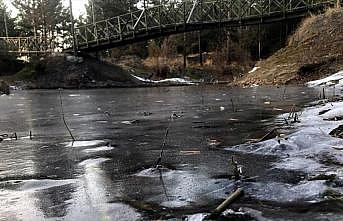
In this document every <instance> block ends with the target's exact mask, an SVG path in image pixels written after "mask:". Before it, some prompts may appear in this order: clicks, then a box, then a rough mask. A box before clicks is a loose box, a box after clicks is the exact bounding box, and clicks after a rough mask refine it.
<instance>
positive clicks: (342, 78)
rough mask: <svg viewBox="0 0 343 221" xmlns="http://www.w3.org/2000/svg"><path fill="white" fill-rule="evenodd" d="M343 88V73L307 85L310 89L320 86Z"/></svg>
mask: <svg viewBox="0 0 343 221" xmlns="http://www.w3.org/2000/svg"><path fill="white" fill-rule="evenodd" d="M333 85H336V86H339V87H342V86H343V71H340V72H338V73H336V74H333V75H331V76H329V77H326V78H323V79H320V80H316V81H310V82H308V83H307V86H309V87H318V86H333Z"/></svg>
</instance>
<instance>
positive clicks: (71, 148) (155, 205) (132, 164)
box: [0, 86, 342, 220]
mask: <svg viewBox="0 0 343 221" xmlns="http://www.w3.org/2000/svg"><path fill="white" fill-rule="evenodd" d="M316 97H317V92H316V91H315V90H314V89H310V88H304V87H280V88H276V87H266V88H264V87H258V88H247V89H242V88H228V87H218V86H216V87H214V86H213V87H212V86H206V87H202V86H199V87H196V86H191V87H167V88H136V89H106V90H105V89H103V90H80V91H68V90H67V91H63V102H64V112H65V118H66V121H67V123H68V125H69V126H70V128H71V130H72V133H73V135H74V136H75V137H76V139H77V141H76V142H74V143H71V142H70V137H69V135H68V132H67V131H66V129H65V127H64V124H63V121H62V119H61V114H60V101H59V93H58V91H45V90H35V91H17V92H14V95H12V96H1V97H0V134H3V133H14V132H16V133H17V135H18V140H11V139H5V140H4V141H3V142H1V143H0V156H1V161H0V187H1V189H0V220H46V219H50V220H61V219H64V220H141V219H144V220H150V219H160V218H161V219H173V218H176V219H181V218H182V217H184V216H186V215H191V214H197V215H194V216H193V217H197V216H198V217H201V216H202V215H201V214H199V213H203V212H208V211H209V210H210V209H212V208H214V207H215V206H216V205H217V204H218V203H219V202H221V201H222V200H223V199H224V198H226V196H227V194H229V193H230V192H231V191H232V190H233V189H234V188H235V187H236V186H237V185H238V184H237V183H235V182H233V181H232V180H230V179H229V178H228V177H229V174H232V171H231V167H230V159H231V156H232V155H235V157H236V159H237V161H238V162H239V163H240V164H242V165H243V171H244V174H245V175H247V176H258V178H257V181H256V182H250V183H245V184H242V185H243V186H244V188H245V190H246V193H247V194H246V197H244V199H242V200H241V201H239V202H238V203H237V204H236V206H237V207H243V208H251V209H252V210H254V211H255V210H256V211H261V212H262V214H263V217H266V218H270V219H277V218H280V216H282V217H284V218H285V219H288V220H308V219H310V218H311V219H312V218H313V217H321V216H325V217H330V219H331V220H340V218H342V217H341V216H340V214H339V213H337V210H339V208H338V207H337V205H333V206H332V205H327V203H326V202H325V203H324V204H323V205H322V204H321V202H322V201H321V195H322V193H323V192H324V191H325V189H323V182H324V181H321V180H314V181H311V182H303V181H302V177H304V176H305V175H306V174H304V173H303V172H294V170H286V169H283V167H281V166H280V168H278V167H275V165H276V164H275V162H276V161H277V159H278V157H280V156H278V155H270V154H263V153H262V154H261V152H259V153H255V152H254V151H251V152H249V151H248V152H247V151H237V148H235V150H234V151H231V150H230V148H229V147H230V146H234V145H238V144H241V143H245V142H247V141H249V140H251V139H256V138H260V137H262V136H263V135H264V134H266V132H267V131H269V130H270V129H272V128H274V127H275V125H276V124H277V123H280V121H276V120H275V117H276V116H278V115H280V114H283V113H286V112H290V110H291V109H292V108H293V107H294V106H296V107H297V108H301V107H303V105H305V104H306V103H309V102H311V101H313V100H315V99H316ZM172 114H174V118H173V119H174V120H173V121H170V120H169V119H170V116H171V115H172ZM167 127H169V135H168V138H167V140H166V149H165V152H164V157H163V160H162V164H163V166H164V167H163V168H160V169H153V168H151V167H152V165H153V164H154V162H155V161H156V160H157V159H158V156H159V155H160V148H161V145H162V143H163V137H164V134H165V130H166V128H167ZM29 131H32V134H33V139H32V140H30V139H29ZM311 165H312V164H311ZM312 166H313V165H312ZM314 166H315V165H314ZM314 169H315V168H314ZM325 205H326V206H325ZM280 220H281V219H280ZM318 220H320V219H318Z"/></svg>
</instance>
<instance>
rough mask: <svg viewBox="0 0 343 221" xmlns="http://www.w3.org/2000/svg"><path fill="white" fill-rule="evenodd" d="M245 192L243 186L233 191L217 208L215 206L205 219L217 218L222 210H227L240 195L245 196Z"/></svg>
mask: <svg viewBox="0 0 343 221" xmlns="http://www.w3.org/2000/svg"><path fill="white" fill-rule="evenodd" d="M243 194H244V192H243V189H242V188H238V189H237V190H236V191H235V192H233V193H232V194H231V195H230V196H229V197H228V198H227V199H226V200H225V201H224V202H222V203H221V204H220V205H219V206H218V207H217V208H215V209H214V210H213V211H212V212H211V214H210V215H209V216H207V217H206V218H205V220H213V219H216V218H217V217H218V216H219V215H220V214H221V213H222V212H224V211H225V210H226V208H228V207H229V206H230V205H231V204H232V203H234V202H235V201H236V200H237V199H238V198H239V197H241V196H243Z"/></svg>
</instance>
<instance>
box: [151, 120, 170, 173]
mask: <svg viewBox="0 0 343 221" xmlns="http://www.w3.org/2000/svg"><path fill="white" fill-rule="evenodd" d="M168 134H169V126H168V127H167V129H166V133H165V134H164V139H163V144H162V147H161V152H160V156H159V158H158V159H157V160H156V162H155V165H154V167H155V168H157V167H158V166H160V165H161V163H162V157H163V153H164V148H165V146H166V143H167V138H168Z"/></svg>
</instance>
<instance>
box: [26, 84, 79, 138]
mask: <svg viewBox="0 0 343 221" xmlns="http://www.w3.org/2000/svg"><path fill="white" fill-rule="evenodd" d="M59 92H60V103H61V115H62V120H63V123H64V126H65V127H66V128H67V131H68V132H69V135H70V137H71V139H72V140H73V142H74V141H75V138H74V136H73V134H72V133H71V130H70V129H69V127H68V124H67V122H66V120H65V117H64V111H63V101H62V90H61V89H59ZM30 134H31V133H30Z"/></svg>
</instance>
